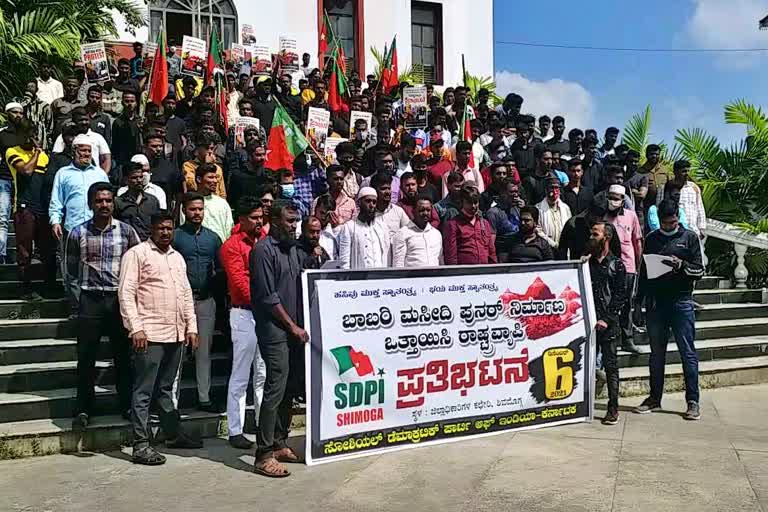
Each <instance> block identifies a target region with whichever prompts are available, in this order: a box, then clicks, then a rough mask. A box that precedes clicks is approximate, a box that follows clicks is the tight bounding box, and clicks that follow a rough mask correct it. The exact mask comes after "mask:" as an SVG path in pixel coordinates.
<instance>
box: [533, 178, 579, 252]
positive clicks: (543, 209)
mask: <svg viewBox="0 0 768 512" xmlns="http://www.w3.org/2000/svg"><path fill="white" fill-rule="evenodd" d="M546 190H547V197H545V198H544V200H543V201H541V202H540V203H539V204H537V205H536V207H537V208H538V209H539V228H540V229H541V233H539V234H540V235H542V237H543V238H544V239H545V240H546V241H547V242H549V245H551V246H552V248H553V249H557V244H559V243H560V234H561V233H562V232H563V226H565V223H566V222H568V219H570V218H571V209H570V208H569V207H568V205H567V204H565V203H564V202H563V200H562V199H560V180H558V179H557V178H550V179H549V180H547V184H546Z"/></svg>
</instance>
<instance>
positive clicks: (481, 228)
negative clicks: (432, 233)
mask: <svg viewBox="0 0 768 512" xmlns="http://www.w3.org/2000/svg"><path fill="white" fill-rule="evenodd" d="M443 257H444V258H445V264H446V265H487V264H489V263H498V259H497V258H496V233H494V232H493V229H492V228H491V225H490V223H489V222H488V221H487V220H485V219H483V218H482V217H476V218H475V223H474V224H472V223H471V222H470V219H469V218H468V217H467V216H466V215H465V214H464V213H463V212H462V213H460V214H459V215H458V216H457V217H455V218H453V219H451V220H449V221H448V222H446V224H445V227H444V229H443Z"/></svg>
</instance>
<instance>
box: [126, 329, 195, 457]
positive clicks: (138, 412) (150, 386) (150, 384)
mask: <svg viewBox="0 0 768 512" xmlns="http://www.w3.org/2000/svg"><path fill="white" fill-rule="evenodd" d="M183 348H184V346H183V345H182V344H181V343H152V342H150V343H148V344H147V350H146V351H144V352H134V353H133V366H134V373H135V378H134V384H133V404H132V406H131V423H132V426H133V448H134V449H136V450H138V449H142V448H145V447H147V446H149V439H150V432H149V404H150V402H151V401H152V393H153V391H155V384H156V383H157V395H156V399H157V405H158V407H159V408H160V426H161V427H162V429H163V432H165V435H166V436H167V437H168V438H169V439H173V438H175V437H176V436H178V435H179V413H178V411H177V410H176V407H175V406H174V405H173V381H174V380H175V379H176V373H177V372H178V371H179V365H180V364H181V356H182V354H183V353H184V350H183Z"/></svg>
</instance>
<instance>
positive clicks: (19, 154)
mask: <svg viewBox="0 0 768 512" xmlns="http://www.w3.org/2000/svg"><path fill="white" fill-rule="evenodd" d="M32 154H33V153H32V151H31V150H30V151H27V150H26V149H23V148H22V147H21V146H14V147H12V148H8V150H7V151H6V152H5V161H6V162H8V167H9V168H10V169H11V176H12V177H13V189H14V190H15V191H16V194H15V197H14V199H13V207H14V210H15V209H16V207H17V199H18V196H19V183H18V181H19V179H18V178H17V175H18V172H17V171H16V167H15V164H18V163H19V162H21V163H22V164H26V163H27V162H29V161H30V160H32ZM47 168H48V155H46V154H45V153H40V156H38V157H37V165H36V166H35V170H34V171H33V172H32V176H24V178H26V179H25V180H24V181H29V180H31V179H44V175H45V171H46V169H47ZM35 175H37V176H35ZM24 185H26V186H29V185H28V184H27V183H24ZM22 188H26V187H22Z"/></svg>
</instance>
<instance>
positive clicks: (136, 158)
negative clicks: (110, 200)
mask: <svg viewBox="0 0 768 512" xmlns="http://www.w3.org/2000/svg"><path fill="white" fill-rule="evenodd" d="M136 165H139V166H141V171H142V173H141V186H142V191H143V192H144V193H145V194H149V195H151V196H154V197H155V199H157V202H158V204H159V205H160V209H161V210H166V209H167V208H168V202H167V198H166V197H165V192H164V191H163V189H162V188H160V187H159V186H157V185H155V184H154V183H152V182H151V179H152V173H151V172H150V166H149V159H148V158H147V157H146V155H143V154H138V155H133V156H132V157H131V163H130V164H128V168H127V169H126V171H125V172H130V169H131V168H132V167H135V166H136ZM124 176H127V174H124ZM127 190H128V187H127V186H125V187H120V189H119V190H118V191H117V195H118V197H119V196H121V195H123V194H124V193H125V192H126V191H127ZM142 240H145V239H142Z"/></svg>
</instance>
